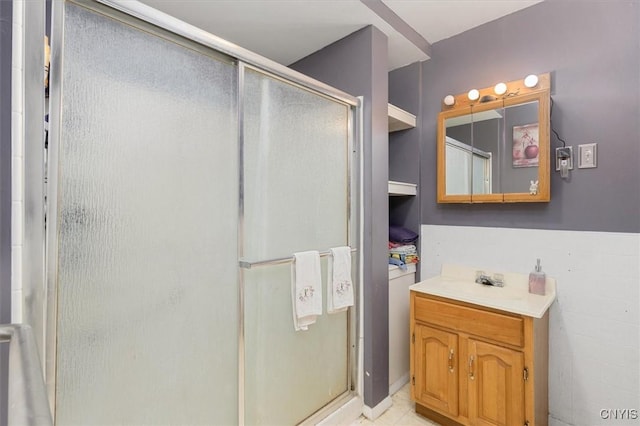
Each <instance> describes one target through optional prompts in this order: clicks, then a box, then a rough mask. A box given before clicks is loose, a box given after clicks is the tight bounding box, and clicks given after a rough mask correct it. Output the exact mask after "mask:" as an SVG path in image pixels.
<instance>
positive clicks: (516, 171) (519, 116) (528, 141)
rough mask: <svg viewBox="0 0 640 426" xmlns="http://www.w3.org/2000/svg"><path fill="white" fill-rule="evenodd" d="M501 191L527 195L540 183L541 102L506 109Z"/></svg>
mask: <svg viewBox="0 0 640 426" xmlns="http://www.w3.org/2000/svg"><path fill="white" fill-rule="evenodd" d="M504 122H505V138H504V145H505V152H509V153H510V154H511V155H505V158H504V159H503V162H502V164H501V169H502V172H503V173H502V192H526V191H528V190H529V187H530V185H531V182H532V181H534V182H535V181H536V180H538V165H539V161H540V159H539V154H540V139H539V131H538V101H534V102H529V103H526V104H521V105H515V106H511V107H508V108H505V118H504Z"/></svg>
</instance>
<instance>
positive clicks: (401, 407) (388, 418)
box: [351, 383, 439, 426]
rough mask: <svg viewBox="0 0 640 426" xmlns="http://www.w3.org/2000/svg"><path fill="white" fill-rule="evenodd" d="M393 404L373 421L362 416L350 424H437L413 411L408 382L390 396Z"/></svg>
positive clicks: (352, 425)
mask: <svg viewBox="0 0 640 426" xmlns="http://www.w3.org/2000/svg"><path fill="white" fill-rule="evenodd" d="M391 399H392V400H393V405H392V406H391V407H390V408H389V409H388V410H387V411H385V412H384V414H382V415H381V416H380V417H378V418H377V419H376V420H375V421H373V422H372V421H371V420H369V419H367V418H366V417H364V416H360V418H359V419H358V420H356V421H355V422H353V423H351V426H358V425H387V426H389V425H397V426H439V425H438V423H434V422H432V421H430V420H427V419H425V418H424V417H422V416H421V415H419V414H416V412H415V411H414V404H413V402H411V398H410V397H409V384H408V383H407V384H406V385H405V386H404V387H403V388H402V389H400V390H399V391H398V392H396V393H395V394H393V396H392V397H391Z"/></svg>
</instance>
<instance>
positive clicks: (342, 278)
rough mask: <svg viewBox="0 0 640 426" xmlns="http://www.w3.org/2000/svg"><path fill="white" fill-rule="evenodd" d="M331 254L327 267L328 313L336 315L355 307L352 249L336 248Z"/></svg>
mask: <svg viewBox="0 0 640 426" xmlns="http://www.w3.org/2000/svg"><path fill="white" fill-rule="evenodd" d="M330 254H331V255H330V256H329V262H328V266H327V313H330V314H334V313H337V312H343V311H346V310H347V309H348V308H349V306H353V281H352V280H351V247H335V248H332V249H331V250H330Z"/></svg>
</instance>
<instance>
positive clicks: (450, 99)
mask: <svg viewBox="0 0 640 426" xmlns="http://www.w3.org/2000/svg"><path fill="white" fill-rule="evenodd" d="M443 102H444V104H445V105H446V106H451V105H453V104H455V103H456V98H454V97H453V95H447V96H445V97H444V100H443Z"/></svg>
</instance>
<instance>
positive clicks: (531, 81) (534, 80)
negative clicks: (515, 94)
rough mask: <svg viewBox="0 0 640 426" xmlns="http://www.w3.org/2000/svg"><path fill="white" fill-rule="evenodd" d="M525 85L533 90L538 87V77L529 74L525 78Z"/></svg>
mask: <svg viewBox="0 0 640 426" xmlns="http://www.w3.org/2000/svg"><path fill="white" fill-rule="evenodd" d="M524 85H525V86H527V87H528V88H530V89H531V88H533V87H536V86H537V85H538V76H537V75H535V74H529V75H528V76H526V77H525V78H524Z"/></svg>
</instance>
